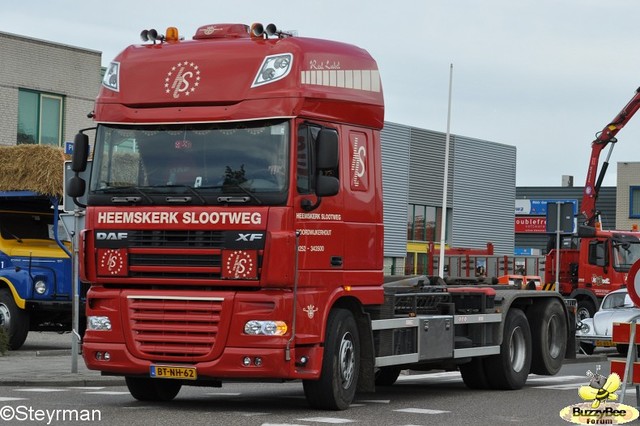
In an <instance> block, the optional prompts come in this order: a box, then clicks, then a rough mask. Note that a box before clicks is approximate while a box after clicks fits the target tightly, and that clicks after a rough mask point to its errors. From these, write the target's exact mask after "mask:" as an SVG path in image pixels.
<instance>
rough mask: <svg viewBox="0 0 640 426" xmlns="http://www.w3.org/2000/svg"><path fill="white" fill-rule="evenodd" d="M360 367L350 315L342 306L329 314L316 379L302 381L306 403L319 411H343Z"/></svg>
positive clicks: (357, 339) (357, 336)
mask: <svg viewBox="0 0 640 426" xmlns="http://www.w3.org/2000/svg"><path fill="white" fill-rule="evenodd" d="M359 370H360V338H359V335H358V327H357V326H356V321H355V319H354V318H353V314H352V313H351V312H350V311H348V310H346V309H333V310H332V311H331V312H330V313H329V320H328V322H327V333H326V336H325V341H324V358H323V360H322V371H321V373H320V379H318V380H303V382H302V384H303V387H304V394H305V396H306V398H307V401H308V403H309V405H311V406H312V407H313V408H319V409H323V410H346V409H347V408H349V405H350V404H351V402H352V401H353V398H354V396H355V394H356V387H357V384H358V372H359Z"/></svg>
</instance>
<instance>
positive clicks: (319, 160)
mask: <svg viewBox="0 0 640 426" xmlns="http://www.w3.org/2000/svg"><path fill="white" fill-rule="evenodd" d="M337 167H338V132H336V131H335V130H330V129H322V130H320V132H319V133H318V138H317V140H316V168H317V169H318V170H331V169H335V168H337Z"/></svg>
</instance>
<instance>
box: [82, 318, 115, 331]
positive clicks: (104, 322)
mask: <svg viewBox="0 0 640 426" xmlns="http://www.w3.org/2000/svg"><path fill="white" fill-rule="evenodd" d="M87 329H89V330H99V331H109V330H111V320H110V319H109V317H97V316H96V317H94V316H89V317H87Z"/></svg>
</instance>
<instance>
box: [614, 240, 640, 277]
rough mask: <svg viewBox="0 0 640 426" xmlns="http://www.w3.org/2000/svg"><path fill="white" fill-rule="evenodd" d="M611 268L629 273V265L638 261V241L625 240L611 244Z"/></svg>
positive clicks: (639, 249)
mask: <svg viewBox="0 0 640 426" xmlns="http://www.w3.org/2000/svg"><path fill="white" fill-rule="evenodd" d="M613 259H614V260H613V261H614V264H613V267H614V268H615V269H616V270H617V271H629V269H630V268H631V265H633V264H634V263H635V261H636V260H638V259H640V241H639V240H638V239H631V238H629V239H627V240H626V241H614V242H613Z"/></svg>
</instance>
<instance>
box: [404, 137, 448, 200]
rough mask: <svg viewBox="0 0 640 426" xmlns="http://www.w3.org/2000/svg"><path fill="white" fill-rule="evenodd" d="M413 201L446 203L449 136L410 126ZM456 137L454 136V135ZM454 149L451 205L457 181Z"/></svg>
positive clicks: (410, 198)
mask: <svg viewBox="0 0 640 426" xmlns="http://www.w3.org/2000/svg"><path fill="white" fill-rule="evenodd" d="M409 131H410V138H411V148H410V157H409V202H410V203H411V204H421V205H427V206H442V184H443V176H444V153H445V141H446V135H445V134H444V133H440V132H434V131H431V130H425V129H418V128H415V127H410V128H409ZM451 139H453V138H451ZM454 162H455V161H454V156H453V149H452V148H451V146H450V147H449V189H447V206H449V207H450V206H451V200H452V194H451V182H452V181H453V164H454Z"/></svg>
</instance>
